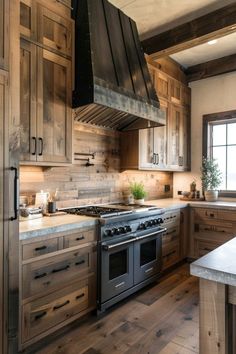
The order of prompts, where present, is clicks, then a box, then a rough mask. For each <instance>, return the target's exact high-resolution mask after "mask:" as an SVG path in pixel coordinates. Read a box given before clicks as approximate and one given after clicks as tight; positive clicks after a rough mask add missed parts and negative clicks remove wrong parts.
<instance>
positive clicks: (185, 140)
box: [180, 108, 191, 170]
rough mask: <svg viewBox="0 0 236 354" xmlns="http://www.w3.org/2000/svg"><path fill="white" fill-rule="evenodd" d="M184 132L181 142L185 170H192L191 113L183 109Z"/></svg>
mask: <svg viewBox="0 0 236 354" xmlns="http://www.w3.org/2000/svg"><path fill="white" fill-rule="evenodd" d="M182 114H183V132H182V136H181V139H182V141H180V146H181V149H180V151H181V153H180V156H181V155H182V156H183V158H182V163H183V167H184V169H185V170H187V169H190V158H191V146H190V111H189V109H188V108H183V111H182ZM180 162H181V161H180Z"/></svg>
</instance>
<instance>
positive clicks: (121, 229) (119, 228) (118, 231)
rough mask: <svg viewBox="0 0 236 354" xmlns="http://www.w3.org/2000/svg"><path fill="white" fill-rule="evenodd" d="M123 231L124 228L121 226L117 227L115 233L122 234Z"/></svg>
mask: <svg viewBox="0 0 236 354" xmlns="http://www.w3.org/2000/svg"><path fill="white" fill-rule="evenodd" d="M123 233H124V228H123V227H118V229H117V234H118V235H120V234H123Z"/></svg>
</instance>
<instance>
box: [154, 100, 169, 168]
mask: <svg viewBox="0 0 236 354" xmlns="http://www.w3.org/2000/svg"><path fill="white" fill-rule="evenodd" d="M160 108H161V109H162V110H164V111H165V113H166V117H167V123H166V125H165V126H163V127H157V128H154V158H153V162H154V165H155V167H156V168H158V169H165V168H166V167H167V129H168V117H169V105H168V102H167V101H165V100H160Z"/></svg>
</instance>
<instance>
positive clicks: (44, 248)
mask: <svg viewBox="0 0 236 354" xmlns="http://www.w3.org/2000/svg"><path fill="white" fill-rule="evenodd" d="M46 248H47V246H41V247H36V248H35V249H34V250H35V251H43V250H46Z"/></svg>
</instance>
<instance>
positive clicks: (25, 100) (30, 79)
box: [20, 39, 37, 161]
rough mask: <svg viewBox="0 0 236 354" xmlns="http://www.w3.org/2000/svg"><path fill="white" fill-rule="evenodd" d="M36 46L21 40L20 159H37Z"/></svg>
mask: <svg viewBox="0 0 236 354" xmlns="http://www.w3.org/2000/svg"><path fill="white" fill-rule="evenodd" d="M36 51H37V50H36V46H35V45H33V44H31V43H28V42H27V41H25V40H23V39H22V40H21V49H20V153H21V155H20V159H21V161H36V156H37V136H36Z"/></svg>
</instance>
